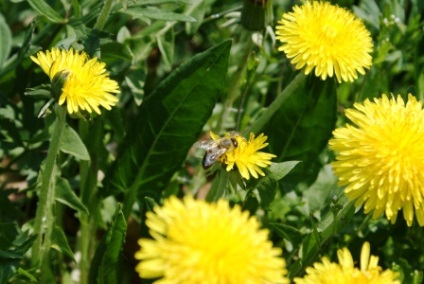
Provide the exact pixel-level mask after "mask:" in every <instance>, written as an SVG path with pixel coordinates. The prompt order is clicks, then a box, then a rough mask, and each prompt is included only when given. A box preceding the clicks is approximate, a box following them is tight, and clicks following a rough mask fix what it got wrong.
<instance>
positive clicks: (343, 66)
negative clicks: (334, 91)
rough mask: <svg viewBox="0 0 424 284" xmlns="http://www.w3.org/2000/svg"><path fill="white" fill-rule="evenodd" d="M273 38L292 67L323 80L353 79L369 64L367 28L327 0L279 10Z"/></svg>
mask: <svg viewBox="0 0 424 284" xmlns="http://www.w3.org/2000/svg"><path fill="white" fill-rule="evenodd" d="M276 34H277V39H278V40H280V41H281V42H282V43H283V45H282V46H281V47H279V48H278V50H280V51H284V53H285V54H286V55H287V57H288V58H290V59H291V63H292V64H293V65H295V68H296V69H302V68H304V72H305V74H306V75H307V74H309V73H311V71H312V70H313V69H314V68H315V75H316V76H317V77H321V79H322V80H325V79H326V78H327V77H333V75H334V73H335V74H336V78H337V81H338V82H339V83H341V82H342V81H350V82H353V81H354V80H355V79H357V78H358V74H357V73H361V74H365V69H369V68H370V67H371V64H372V58H371V55H370V53H371V52H372V48H373V44H372V39H371V36H370V33H369V31H368V30H367V29H366V28H365V26H364V24H363V23H362V21H361V20H359V19H357V18H356V17H355V16H354V15H353V14H352V13H351V12H349V11H348V10H346V9H344V8H340V7H338V6H333V5H331V4H330V3H328V2H319V1H308V2H306V3H305V4H303V5H302V6H295V7H294V8H293V12H289V13H285V14H283V17H282V19H281V20H280V21H279V22H278V24H277V27H276Z"/></svg>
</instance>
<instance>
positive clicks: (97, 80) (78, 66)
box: [31, 48, 119, 114]
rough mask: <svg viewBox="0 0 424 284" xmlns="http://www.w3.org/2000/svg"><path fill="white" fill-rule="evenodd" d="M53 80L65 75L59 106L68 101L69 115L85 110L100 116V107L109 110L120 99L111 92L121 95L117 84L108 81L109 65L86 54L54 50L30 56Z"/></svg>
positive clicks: (71, 50)
mask: <svg viewBox="0 0 424 284" xmlns="http://www.w3.org/2000/svg"><path fill="white" fill-rule="evenodd" d="M31 59H32V60H33V61H34V62H35V63H37V64H38V65H39V66H40V67H41V69H43V71H44V73H46V74H47V75H48V76H49V78H50V81H53V78H55V76H56V75H61V74H66V76H67V77H66V80H65V83H64V85H63V87H62V92H61V95H60V97H59V105H62V104H63V103H64V102H65V101H66V107H67V109H68V112H69V113H70V114H72V113H78V112H79V111H80V110H85V111H87V112H89V113H91V112H92V111H93V110H94V111H95V112H96V113H97V114H100V109H99V106H102V107H104V108H105V109H107V110H110V109H111V106H114V105H116V103H117V102H118V98H116V97H115V96H114V95H112V94H111V93H119V87H118V84H117V83H116V81H114V80H111V79H110V78H109V74H108V73H107V71H106V69H105V66H106V64H105V63H103V62H100V61H98V59H97V58H96V57H95V58H92V59H90V58H89V56H88V55H87V54H86V53H85V52H83V51H74V50H73V49H72V48H71V49H70V50H68V51H66V50H63V49H58V48H53V49H52V50H51V51H47V52H45V53H44V52H42V51H40V52H38V53H37V56H36V57H34V56H31Z"/></svg>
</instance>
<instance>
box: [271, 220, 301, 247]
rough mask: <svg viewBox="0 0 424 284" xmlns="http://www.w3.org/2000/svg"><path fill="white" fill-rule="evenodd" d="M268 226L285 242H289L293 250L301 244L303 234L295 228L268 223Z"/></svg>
mask: <svg viewBox="0 0 424 284" xmlns="http://www.w3.org/2000/svg"><path fill="white" fill-rule="evenodd" d="M268 226H269V227H270V228H271V229H272V232H275V233H277V234H278V235H279V236H280V237H281V238H283V239H284V240H285V241H289V242H290V243H291V244H292V247H294V248H296V247H298V246H299V244H300V243H301V242H302V236H303V234H302V233H301V232H300V231H299V230H298V229H297V228H295V227H292V226H289V225H286V224H281V223H276V222H270V223H269V224H268Z"/></svg>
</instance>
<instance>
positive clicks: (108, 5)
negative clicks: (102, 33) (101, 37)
mask: <svg viewBox="0 0 424 284" xmlns="http://www.w3.org/2000/svg"><path fill="white" fill-rule="evenodd" d="M112 4H113V0H105V5H104V6H103V8H102V11H101V12H100V15H99V17H98V18H97V22H96V24H95V25H94V29H96V30H102V29H103V27H104V26H105V24H106V20H107V18H108V17H109V13H110V10H111V9H112Z"/></svg>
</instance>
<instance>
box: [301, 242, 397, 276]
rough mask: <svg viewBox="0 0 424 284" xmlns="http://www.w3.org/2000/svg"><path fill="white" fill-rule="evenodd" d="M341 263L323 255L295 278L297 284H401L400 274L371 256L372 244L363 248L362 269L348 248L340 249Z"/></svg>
mask: <svg viewBox="0 0 424 284" xmlns="http://www.w3.org/2000/svg"><path fill="white" fill-rule="evenodd" d="M337 256H338V259H339V264H337V263H334V262H330V261H329V260H328V258H326V257H323V258H322V260H321V262H316V263H314V265H313V267H308V268H306V275H305V276H304V277H303V278H295V279H294V282H295V283H296V284H335V283H337V284H400V281H399V280H396V279H397V278H398V275H397V274H396V273H394V272H393V271H391V270H390V269H387V270H385V271H382V268H381V267H380V266H378V257H376V256H373V255H371V256H370V244H369V243H368V242H365V243H364V244H363V246H362V250H361V262H360V269H358V268H356V267H355V266H354V262H353V258H352V255H351V253H350V251H349V250H348V249H347V248H343V249H340V250H338V252H337Z"/></svg>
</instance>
